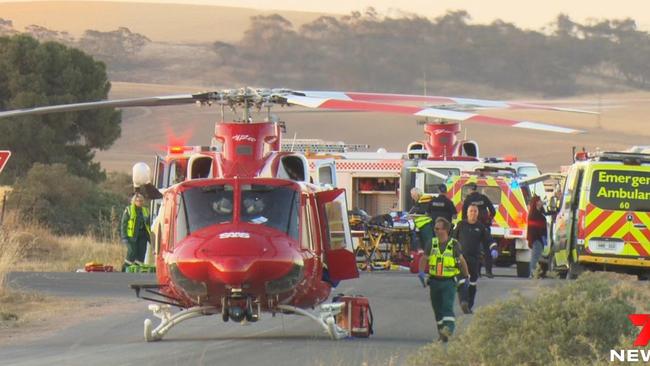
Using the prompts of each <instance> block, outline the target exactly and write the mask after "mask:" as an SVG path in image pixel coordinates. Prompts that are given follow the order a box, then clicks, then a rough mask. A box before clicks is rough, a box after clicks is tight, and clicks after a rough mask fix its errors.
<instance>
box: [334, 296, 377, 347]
mask: <svg viewBox="0 0 650 366" xmlns="http://www.w3.org/2000/svg"><path fill="white" fill-rule="evenodd" d="M334 301H335V302H344V303H345V307H344V309H343V311H341V313H340V314H339V315H337V316H336V324H338V326H339V327H341V328H344V329H347V330H348V331H349V332H350V335H351V336H353V337H362V338H368V337H370V335H371V334H373V333H374V332H373V329H372V323H373V317H372V310H371V309H370V302H369V301H368V298H366V297H363V296H337V297H336V298H334Z"/></svg>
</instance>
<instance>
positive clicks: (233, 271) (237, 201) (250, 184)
mask: <svg viewBox="0 0 650 366" xmlns="http://www.w3.org/2000/svg"><path fill="white" fill-rule="evenodd" d="M414 97H416V96H401V95H396V94H371V93H356V94H355V93H347V94H345V96H343V93H336V92H307V91H293V90H287V89H250V88H243V89H236V90H223V91H217V92H206V93H199V94H188V95H174V96H164V97H152V98H137V99H125V100H111V101H99V102H86V103H76V104H68V105H60V106H49V107H36V108H28V109H22V110H14V111H4V112H0V118H5V117H13V116H19V115H30V114H45V113H53V112H69V111H79V110H86V109H93V108H108V107H135V106H163V105H175V104H189V103H198V104H201V105H212V104H215V105H218V106H220V107H221V112H222V121H221V122H218V123H216V127H215V134H214V138H213V146H211V147H210V148H208V149H205V150H203V151H201V152H200V153H199V154H198V156H195V157H194V158H193V159H190V160H189V161H187V162H186V163H188V164H190V165H193V166H194V164H196V165H195V166H196V167H197V169H196V170H193V169H187V171H188V172H189V174H188V175H186V176H185V177H181V179H179V180H178V181H179V182H178V183H174V182H170V185H169V187H165V188H164V189H161V190H160V191H159V190H158V189H157V188H159V187H155V186H154V185H152V184H151V183H150V180H149V177H144V178H143V177H137V178H136V176H135V174H134V184H135V185H136V186H138V187H139V189H142V190H143V192H145V193H148V196H149V197H151V198H157V197H161V198H162V206H161V207H160V211H159V216H158V220H156V221H155V222H154V226H155V227H154V228H152V233H157V234H154V235H152V242H153V244H154V247H155V254H156V267H157V279H158V283H157V284H146V285H132V288H134V289H135V290H136V293H137V295H138V296H139V297H142V298H143V299H147V300H151V301H155V302H158V303H160V304H161V305H158V304H152V305H150V306H149V308H150V309H151V310H152V311H153V313H154V315H155V316H156V317H158V318H159V319H160V323H159V324H158V325H157V326H155V327H154V325H153V323H152V322H151V320H149V319H146V320H145V323H144V337H145V339H146V340H147V341H155V340H160V339H162V337H163V336H164V335H165V334H166V333H167V332H168V331H169V330H170V329H171V328H172V327H173V326H175V325H176V324H178V323H180V322H182V321H184V320H186V319H190V318H194V317H198V316H205V315H214V314H221V316H222V319H223V320H224V321H228V320H232V321H235V322H242V323H243V322H255V321H259V320H260V319H261V315H262V313H264V312H270V313H273V314H275V313H276V312H282V313H293V314H299V315H305V316H308V317H310V318H311V319H313V320H315V321H316V322H318V323H319V324H320V325H321V326H322V327H323V329H324V330H325V331H326V332H327V334H329V336H330V337H332V338H333V339H340V338H342V337H346V336H348V335H350V332H349V330H347V329H344V328H342V327H340V326H339V325H338V324H337V323H336V319H335V316H336V315H337V314H339V313H340V312H341V311H342V309H343V306H344V303H342V302H334V303H330V304H323V302H325V301H326V300H327V298H328V297H329V295H330V292H331V290H332V288H333V287H334V286H335V285H336V284H337V283H338V282H339V281H342V280H347V279H353V278H356V277H358V276H359V273H358V270H357V267H356V258H355V256H354V254H353V247H352V240H351V235H350V228H349V225H348V219H347V204H346V199H345V191H344V190H343V189H337V188H333V187H332V186H331V185H329V184H321V183H320V182H318V181H316V182H312V181H310V177H309V173H308V162H307V160H306V159H305V157H304V156H303V155H301V154H298V153H293V152H281V151H280V143H281V126H280V125H279V124H278V123H277V122H273V121H272V120H273V119H272V116H271V114H270V109H271V107H272V106H274V105H279V106H288V105H298V106H303V107H309V108H323V109H341V110H362V111H381V112H392V113H406V114H413V115H417V116H427V117H433V118H440V119H444V120H451V121H463V120H469V121H477V122H483V123H492V124H497V125H510V126H515V127H523V128H532V129H542V130H551V131H556V132H575V130H569V129H562V128H561V127H557V126H552V125H545V124H541V123H533V122H521V121H513V120H508V119H502V118H492V117H485V116H480V115H477V114H473V113H468V112H462V111H455V110H449V109H445V108H433V107H424V108H423V107H412V106H403V105H397V104H386V103H381V101H398V102H399V101H410V102H412V101H416V102H437V103H438V104H440V103H439V102H440V100H437V101H435V100H434V99H435V98H439V97H419V98H425V99H417V98H416V99H413V98H414ZM426 98H428V99H426ZM445 101H446V102H448V103H456V104H462V102H463V101H462V100H457V101H454V100H453V99H449V98H446V99H445ZM464 101H465V102H467V101H472V103H465V104H472V105H474V106H476V105H478V106H479V107H480V106H481V103H482V104H489V102H490V103H493V104H495V103H501V102H494V101H481V100H464ZM226 107H228V108H230V109H232V110H233V111H234V110H236V108H241V109H243V114H242V116H241V118H240V119H239V121H232V122H224V121H223V114H224V109H225V108H226ZM492 107H496V105H492ZM522 107H532V108H538V107H540V106H531V105H522ZM542 108H544V106H542ZM548 108H551V107H548ZM262 109H265V110H266V112H267V113H268V115H267V122H254V121H253V117H252V111H254V110H258V111H260V110H262ZM449 125H450V126H457V124H456V123H455V122H452V123H451V124H449ZM440 126H445V125H444V124H442V125H440ZM443 130H454V131H455V130H457V128H451V129H450V128H448V127H445V128H443ZM443 132H444V131H443ZM452 133H453V131H452ZM454 136H455V134H454ZM136 170H139V171H146V170H148V168H146V169H140V168H138V169H134V172H135V171H136ZM155 174H156V175H157V176H158V175H159V174H161V171H160V170H159V169H158V166H156V172H155ZM330 174H331V175H330V177H329V178H328V179H325V180H322V181H326V182H328V183H331V182H334V175H333V174H334V172H332V171H330ZM138 175H141V174H138ZM145 175H147V174H145ZM166 177H167V180H169V169H167V173H166ZM160 188H162V187H160ZM143 291H144V292H146V293H149V294H153V295H155V296H156V297H149V296H150V295H144V296H143V294H142V292H143ZM319 305H320V306H319ZM172 306H174V307H178V308H180V309H182V310H181V311H178V312H176V313H172V310H171V307H172ZM308 309H315V312H314V313H312V312H310V311H309V310H308Z"/></svg>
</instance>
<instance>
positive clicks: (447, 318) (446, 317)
mask: <svg viewBox="0 0 650 366" xmlns="http://www.w3.org/2000/svg"><path fill="white" fill-rule="evenodd" d="M442 321H443V322H455V321H456V318H455V317H453V316H445V317H443V318H442Z"/></svg>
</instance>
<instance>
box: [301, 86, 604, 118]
mask: <svg viewBox="0 0 650 366" xmlns="http://www.w3.org/2000/svg"><path fill="white" fill-rule="evenodd" d="M294 93H296V94H297V95H301V96H305V97H313V98H331V99H339V100H355V101H360V102H375V103H379V102H387V103H391V102H414V103H421V104H422V103H426V104H431V105H433V106H440V109H453V108H454V107H465V108H501V109H506V108H520V109H541V110H551V111H560V112H571V113H586V114H599V113H598V112H594V111H588V110H584V109H575V108H564V107H554V106H549V105H543V104H533V103H520V102H509V101H501V100H488V99H474V98H457V97H442V96H426V95H411V94H390V93H360V92H330V91H308V90H297V91H295V92H294ZM443 106H444V107H443Z"/></svg>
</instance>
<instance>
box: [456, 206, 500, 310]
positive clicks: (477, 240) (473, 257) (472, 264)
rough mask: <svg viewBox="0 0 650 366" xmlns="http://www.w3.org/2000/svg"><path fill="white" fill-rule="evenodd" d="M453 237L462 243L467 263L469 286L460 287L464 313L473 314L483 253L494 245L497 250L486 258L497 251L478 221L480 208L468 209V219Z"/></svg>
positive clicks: (458, 226) (459, 224) (486, 230)
mask: <svg viewBox="0 0 650 366" xmlns="http://www.w3.org/2000/svg"><path fill="white" fill-rule="evenodd" d="M451 236H452V238H454V239H456V240H458V242H459V243H460V246H461V248H462V252H463V257H464V258H465V261H466V262H467V269H468V270H469V284H465V286H460V287H459V293H458V295H459V298H460V304H461V308H462V309H463V312H465V313H466V314H471V313H472V308H473V307H474V300H475V298H476V290H477V287H476V286H477V283H478V275H479V272H480V262H481V252H483V251H484V250H485V248H486V247H490V246H491V245H492V244H494V246H495V249H493V250H492V251H491V252H492V253H484V255H485V256H490V255H491V254H493V253H494V252H495V251H496V243H494V239H492V235H490V230H488V229H487V228H486V227H485V226H484V225H483V224H481V223H480V222H479V221H478V207H477V206H476V205H470V206H469V207H468V208H467V218H465V217H464V218H463V220H462V221H460V222H458V224H456V228H454V231H453V233H452V235H451Z"/></svg>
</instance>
